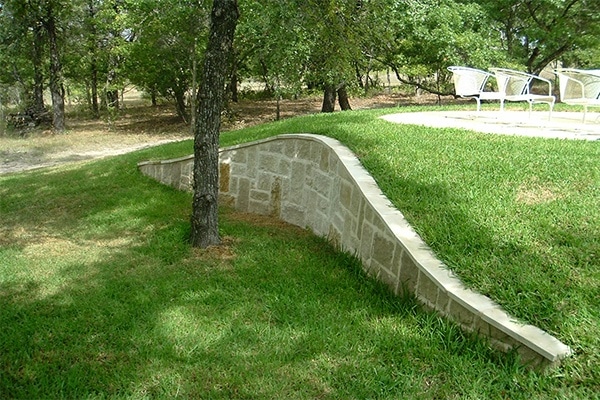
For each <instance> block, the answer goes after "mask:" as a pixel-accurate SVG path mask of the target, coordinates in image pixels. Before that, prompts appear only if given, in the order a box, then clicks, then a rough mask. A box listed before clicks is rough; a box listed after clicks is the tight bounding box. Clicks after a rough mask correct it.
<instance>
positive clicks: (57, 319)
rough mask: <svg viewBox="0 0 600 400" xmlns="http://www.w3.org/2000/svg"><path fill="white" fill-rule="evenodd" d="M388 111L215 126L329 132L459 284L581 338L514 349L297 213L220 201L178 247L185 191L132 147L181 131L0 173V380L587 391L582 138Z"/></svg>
mask: <svg viewBox="0 0 600 400" xmlns="http://www.w3.org/2000/svg"><path fill="white" fill-rule="evenodd" d="M383 112H386V111H376V112H352V113H340V114H336V115H326V116H322V115H318V116H314V117H303V118H298V119H292V120H287V121H282V122H278V123H273V124H268V125H264V126H261V127H256V128H251V129H247V130H243V131H236V132H231V133H226V134H224V135H223V136H222V144H223V145H227V144H232V143H239V142H242V141H247V140H252V139H255V138H260V137H266V136H270V135H273V134H277V133H289V132H311V133H320V134H326V135H329V136H333V137H336V138H338V139H339V140H341V141H343V142H344V143H346V144H347V145H349V146H350V147H351V148H352V150H353V151H355V152H356V153H357V154H358V155H359V157H360V159H361V161H362V162H363V164H364V165H365V166H366V167H367V168H368V169H369V170H370V171H371V172H372V173H373V175H374V176H375V178H376V180H377V181H378V183H379V184H380V186H381V187H382V188H383V190H384V191H385V192H386V194H387V195H388V196H389V197H390V198H391V199H392V201H393V202H394V203H395V204H396V205H397V206H398V207H399V208H400V209H401V210H402V211H403V213H405V215H406V216H407V218H409V219H410V220H411V222H412V223H413V224H414V226H415V227H416V229H417V230H418V231H419V232H420V234H421V235H422V236H423V237H424V238H425V239H426V240H427V241H428V243H429V244H430V245H431V246H432V247H433V248H434V249H435V251H436V252H437V253H438V255H439V256H440V257H441V258H443V259H444V260H445V261H446V263H447V264H448V265H450V266H451V267H452V268H453V269H454V270H456V271H457V272H458V273H459V274H460V275H461V277H463V279H464V280H466V281H467V282H468V283H469V285H471V286H473V287H476V288H477V289H478V290H481V291H482V292H484V293H486V294H489V295H490V296H492V297H494V298H495V299H496V300H497V301H499V302H501V303H502V304H503V306H504V307H505V308H507V309H508V310H509V311H510V312H511V313H513V314H514V315H515V316H517V317H518V318H520V319H522V320H526V321H528V322H531V323H535V324H537V325H540V326H541V327H542V328H544V329H547V330H549V331H551V332H552V333H553V334H555V335H556V336H558V337H559V338H560V339H561V340H563V341H565V342H566V343H568V344H569V345H570V346H571V347H573V348H574V349H575V350H576V352H577V353H576V355H575V356H574V357H572V358H571V359H569V360H567V361H566V362H565V364H564V366H563V367H561V368H560V369H558V370H552V371H550V372H549V373H546V374H541V373H535V372H532V371H526V370H525V369H524V368H523V367H521V366H520V365H519V363H518V361H517V360H516V358H515V357H514V355H502V354H499V353H497V352H495V351H492V350H490V349H489V348H488V347H487V345H486V344H485V343H484V342H481V341H478V340H475V339H474V338H471V337H469V336H468V335H465V334H464V333H462V332H461V331H460V330H458V329H457V328H456V327H455V326H454V325H452V324H449V323H447V322H444V321H442V320H440V319H439V318H438V317H436V316H434V315H431V314H426V313H423V312H421V311H419V310H418V306H417V305H416V304H415V302H414V301H413V300H412V299H410V298H393V297H392V296H390V295H389V293H387V291H386V290H385V289H384V288H382V287H381V286H379V285H377V284H376V283H374V282H372V281H370V280H368V279H366V278H365V276H364V275H363V274H362V273H361V272H360V266H359V265H357V262H356V260H355V259H354V258H352V257H350V256H348V255H346V254H342V253H339V252H337V251H335V250H334V249H332V248H331V247H330V246H329V245H328V244H327V243H326V242H324V241H323V240H322V239H319V238H315V237H313V236H312V235H310V234H309V233H307V232H305V231H303V230H301V229H298V228H294V227H289V226H286V225H284V224H280V223H277V222H275V221H271V220H265V219H262V218H257V217H250V216H245V215H239V214H236V213H234V212H232V211H231V210H226V209H223V210H222V215H221V218H220V220H221V234H222V236H223V238H224V239H225V243H226V246H225V247H223V248H219V249H211V250H208V251H198V250H193V249H191V248H190V247H189V246H188V244H187V236H188V230H189V227H188V224H189V223H188V219H189V215H190V207H191V199H190V197H191V196H190V195H189V194H186V193H180V192H176V191H174V190H171V189H169V188H166V187H163V186H161V185H159V184H157V183H156V182H153V181H151V180H149V179H147V178H144V177H142V176H141V175H140V174H139V173H138V172H137V169H136V162H137V161H140V160H144V159H149V158H152V159H160V158H170V157H178V156H181V155H184V154H189V153H190V152H191V142H184V143H177V144H171V145H167V146H161V147H159V148H156V149H152V150H146V151H143V152H138V153H136V154H132V155H128V156H120V157H117V158H114V159H109V160H103V161H98V162H92V163H85V164H78V165H75V166H69V167H61V168H53V169H45V170H39V171H35V172H30V173H25V174H16V175H7V176H2V177H0V216H1V223H0V304H1V305H2V307H0V326H2V327H3V329H2V331H1V332H0V349H1V353H0V397H2V398H109V397H111V398H115V397H116V398H121V397H123V398H154V397H158V398H176V397H177V396H180V397H185V398H269V399H270V398H288V397H289V398H593V397H594V396H596V395H597V393H598V390H599V387H598V382H599V379H598V375H597V374H598V371H599V370H600V368H598V366H599V361H598V356H597V355H598V354H600V344H599V343H598V335H597V332H598V326H599V321H600V317H599V316H598V310H599V309H600V305H599V304H598V303H599V301H600V298H599V296H598V288H599V287H600V284H599V283H600V277H599V275H598V274H599V272H598V268H599V267H598V265H599V263H598V258H597V257H598V254H600V253H599V252H598V251H599V249H598V240H597V238H598V237H600V234H599V232H598V229H599V228H598V227H599V225H600V223H599V216H598V213H599V212H600V211H599V210H598V207H597V204H599V203H600V202H599V201H598V200H599V196H600V195H599V193H598V181H599V180H598V178H599V172H598V162H597V160H599V159H600V158H599V157H598V156H599V155H600V154H599V150H598V146H597V143H584V142H567V141H559V140H547V141H546V140H539V139H525V138H508V137H503V138H499V137H495V136H491V135H479V134H474V133H468V132H464V131H460V130H430V129H424V128H423V129H421V128H419V129H417V128H408V127H402V126H397V125H393V124H390V123H387V122H384V121H380V120H378V119H376V118H375V117H376V116H377V115H380V114H381V113H383ZM387 112H389V110H388V111H387Z"/></svg>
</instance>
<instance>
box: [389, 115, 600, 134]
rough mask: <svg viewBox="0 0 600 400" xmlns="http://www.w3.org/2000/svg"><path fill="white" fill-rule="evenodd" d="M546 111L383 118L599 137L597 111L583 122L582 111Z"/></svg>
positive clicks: (488, 130) (500, 131) (503, 131)
mask: <svg viewBox="0 0 600 400" xmlns="http://www.w3.org/2000/svg"><path fill="white" fill-rule="evenodd" d="M548 114H549V113H548V112H547V111H534V112H533V113H531V116H530V115H529V112H527V111H504V112H500V111H480V112H476V111H442V112H438V111H432V112H418V113H399V114H390V115H386V116H384V117H382V118H383V119H385V120H387V121H390V122H394V123H400V124H411V125H423V126H430V127H435V128H464V129H470V130H474V131H477V132H484V133H494V134H500V135H519V136H530V137H543V138H548V139H578V140H598V139H600V113H597V112H588V114H587V118H586V122H585V123H583V122H582V117H583V113H582V112H553V113H552V118H551V119H550V120H548Z"/></svg>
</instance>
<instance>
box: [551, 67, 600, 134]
mask: <svg viewBox="0 0 600 400" xmlns="http://www.w3.org/2000/svg"><path fill="white" fill-rule="evenodd" d="M554 73H555V74H556V75H558V79H559V87H560V100H561V101H562V102H563V103H566V104H570V105H581V106H583V120H582V121H583V123H585V117H586V115H587V110H588V107H600V70H581V69H574V68H560V69H557V70H555V71H554Z"/></svg>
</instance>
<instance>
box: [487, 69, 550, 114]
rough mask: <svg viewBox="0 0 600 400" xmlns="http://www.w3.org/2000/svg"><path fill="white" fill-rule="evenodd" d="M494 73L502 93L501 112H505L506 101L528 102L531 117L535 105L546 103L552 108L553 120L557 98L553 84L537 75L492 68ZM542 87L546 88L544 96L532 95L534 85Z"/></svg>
mask: <svg viewBox="0 0 600 400" xmlns="http://www.w3.org/2000/svg"><path fill="white" fill-rule="evenodd" d="M490 71H492V72H493V73H494V76H495V77H496V82H497V83H498V90H499V92H500V93H502V98H501V99H500V110H501V111H504V102H505V101H526V102H527V103H529V116H530V117H531V111H532V109H533V104H534V103H546V104H548V106H549V107H550V113H549V115H548V119H551V118H552V109H553V108H554V102H555V101H556V98H555V97H554V96H553V95H552V82H550V81H549V80H548V79H544V78H542V77H540V76H537V75H532V74H528V73H525V72H521V71H514V70H512V69H506V68H490ZM536 84H537V85H541V86H543V87H544V88H547V93H548V94H546V90H545V89H544V91H543V92H544V93H543V94H538V93H532V92H531V90H532V89H533V87H534V85H536Z"/></svg>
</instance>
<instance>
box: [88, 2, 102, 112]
mask: <svg viewBox="0 0 600 400" xmlns="http://www.w3.org/2000/svg"><path fill="white" fill-rule="evenodd" d="M87 6H88V18H89V19H90V26H89V30H90V32H89V36H88V48H89V52H90V57H91V59H90V89H91V95H90V100H91V102H90V103H89V104H90V106H91V110H92V115H93V116H94V118H100V107H99V106H98V58H97V45H96V40H97V38H96V37H97V36H98V34H97V29H96V22H95V20H96V14H97V13H96V9H95V8H94V2H93V0H88V4H87Z"/></svg>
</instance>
